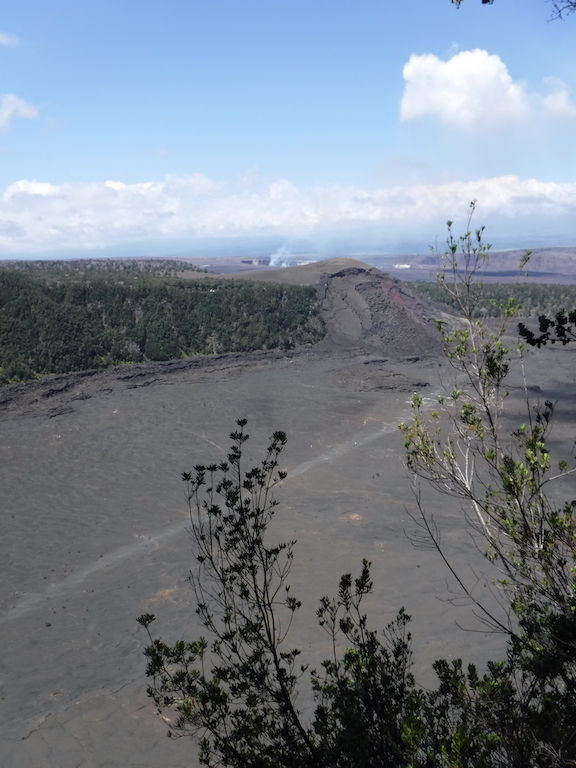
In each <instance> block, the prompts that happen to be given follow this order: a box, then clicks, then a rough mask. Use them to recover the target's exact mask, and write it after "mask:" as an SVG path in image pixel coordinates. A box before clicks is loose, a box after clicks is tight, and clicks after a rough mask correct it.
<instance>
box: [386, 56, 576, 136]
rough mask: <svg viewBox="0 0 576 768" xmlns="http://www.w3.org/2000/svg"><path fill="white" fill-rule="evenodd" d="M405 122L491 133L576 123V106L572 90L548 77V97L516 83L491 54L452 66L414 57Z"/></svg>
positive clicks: (453, 61)
mask: <svg viewBox="0 0 576 768" xmlns="http://www.w3.org/2000/svg"><path fill="white" fill-rule="evenodd" d="M403 76H404V80H405V81H406V86H405V88H404V93H403V95H402V100H401V103H400V117H401V119H402V120H403V121H409V120H419V119H421V118H423V117H427V116H431V117H436V118H438V119H439V120H440V121H441V122H443V123H445V124H446V125H450V126H455V127H459V128H472V129H473V128H478V129H483V130H484V129H486V128H489V127H494V128H498V127H503V126H509V125H510V124H526V123H527V122H528V121H530V120H535V119H539V118H540V119H541V118H545V119H551V120H555V121H557V120H567V119H568V120H573V119H575V118H576V106H575V105H574V103H573V102H572V100H571V97H570V93H569V91H568V88H567V86H566V85H565V84H564V83H563V82H562V81H561V80H559V79H558V78H547V79H546V80H545V81H544V85H545V87H546V88H547V89H548V90H549V91H551V93H549V94H548V95H542V94H539V93H531V92H529V91H528V90H527V88H526V85H525V84H524V83H521V82H514V81H513V79H512V77H511V75H510V73H509V72H508V69H507V67H506V65H505V64H504V62H503V61H502V59H501V58H500V57H499V56H496V55H494V54H489V53H488V52H487V51H483V50H480V49H476V50H474V51H461V52H460V53H457V54H456V55H455V56H452V58H450V59H448V61H442V60H441V59H439V58H438V57H437V56H435V55H433V54H430V53H427V54H424V55H422V56H417V55H412V56H411V57H410V59H409V61H408V62H407V63H406V64H405V66H404V69H403Z"/></svg>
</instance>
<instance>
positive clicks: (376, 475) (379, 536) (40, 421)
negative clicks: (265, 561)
mask: <svg viewBox="0 0 576 768" xmlns="http://www.w3.org/2000/svg"><path fill="white" fill-rule="evenodd" d="M338 261H340V260H338ZM295 269H305V268H295ZM324 269H325V271H324V272H321V273H319V274H320V277H321V279H320V281H319V282H317V283H316V284H318V285H319V289H321V290H324V292H325V297H326V296H327V297H328V298H327V299H326V298H325V300H324V312H325V316H326V318H327V321H328V323H329V334H328V337H327V339H326V340H325V341H324V342H322V344H321V345H318V346H317V347H313V348H309V349H303V350H296V351H295V352H291V353H280V352H267V353H256V354H252V355H220V356H213V357H205V358H198V359H193V360H188V361H177V362H173V363H156V364H151V365H140V366H122V367H120V368H117V369H112V370H107V371H101V372H88V373H85V374H70V375H69V376H59V377H49V378H46V379H43V380H40V381H38V382H33V383H31V384H28V385H25V386H24V385H19V386H13V387H8V388H4V389H3V390H2V391H0V459H1V463H0V472H1V477H2V489H3V495H2V498H3V505H2V512H1V514H2V521H3V536H2V549H3V551H2V563H3V567H2V577H1V581H0V601H1V602H0V610H1V614H0V632H1V636H2V648H3V664H2V667H1V668H0V683H1V687H2V690H1V692H0V696H1V703H2V720H1V726H0V729H1V730H0V764H1V765H2V766H5V767H6V768H24V767H26V768H29V767H30V766H35V767H38V768H44V767H46V768H48V767H50V768H52V767H54V768H56V767H57V768H76V767H82V768H84V767H86V768H92V767H94V768H95V767H96V766H98V767H99V766H106V767H107V766H110V767H116V766H118V768H120V766H122V767H123V768H126V767H130V766H134V768H136V767H138V768H152V767H157V766H161V765H162V766H164V765H169V766H174V767H175V768H178V767H179V766H182V767H183V766H196V765H198V762H197V759H196V757H195V750H194V746H193V744H192V743H191V742H190V741H188V740H187V739H180V740H176V741H172V740H169V739H167V738H166V735H165V734H166V726H165V725H164V724H163V723H162V721H161V720H160V719H159V718H158V717H157V716H156V715H155V714H154V708H153V706H152V705H151V704H150V703H149V701H148V699H147V696H146V693H145V687H146V678H145V674H144V669H145V660H144V658H143V655H142V651H143V647H144V645H145V643H146V637H145V634H144V631H143V630H142V629H141V628H139V627H138V625H137V623H136V621H135V619H136V617H137V616H139V615H140V614H141V613H144V612H152V613H155V614H156V615H157V617H158V620H157V622H156V623H155V624H154V625H153V628H154V629H155V633H156V635H160V636H162V637H163V638H164V639H165V640H167V641H173V640H175V639H178V638H180V637H183V636H184V637H188V638H194V637H197V636H199V635H200V634H201V629H200V627H199V626H198V622H197V620H196V617H195V614H194V603H193V598H192V594H191V590H190V587H189V585H188V582H187V575H188V572H189V570H190V568H193V567H194V561H193V559H192V557H191V550H190V543H189V540H188V537H187V535H186V524H187V508H186V505H185V503H184V498H183V492H184V486H183V483H182V482H181V480H180V475H181V472H182V471H185V470H188V469H191V468H192V467H193V465H194V464H196V463H199V462H208V461H213V460H217V459H219V458H221V457H222V455H223V454H224V453H225V452H226V450H227V448H228V434H229V432H230V431H231V430H232V429H233V428H234V424H235V420H236V419H237V418H241V417H247V418H248V419H249V431H250V433H251V435H252V438H251V440H250V442H249V443H248V453H249V455H250V456H251V457H252V458H253V459H254V461H257V460H258V458H259V457H260V456H261V453H262V450H263V449H264V448H265V446H266V444H267V442H266V441H267V438H268V436H269V435H270V433H271V432H272V431H274V430H276V429H284V430H285V431H287V433H288V436H289V443H288V446H287V448H286V451H285V453H284V455H283V465H284V467H285V468H286V470H287V471H288V473H289V474H288V478H287V479H286V480H285V481H284V482H283V483H282V484H281V486H280V487H279V488H278V489H277V494H276V496H277V498H278V499H279V501H280V502H281V504H280V506H279V508H278V511H277V515H276V518H275V521H274V524H273V526H272V529H271V532H270V533H271V536H275V537H279V538H281V539H294V538H295V539H297V540H298V543H297V545H296V547H295V559H294V567H293V571H292V576H291V583H292V593H293V594H294V595H295V596H297V597H299V598H300V599H302V600H303V603H304V606H303V608H302V610H301V611H300V614H299V616H298V618H297V621H296V623H295V626H294V629H293V634H292V639H291V643H293V644H295V645H298V646H299V647H301V648H302V650H303V655H302V660H303V662H305V661H310V662H311V663H312V665H314V664H318V663H319V661H320V660H321V659H322V658H323V656H324V655H325V654H326V653H328V647H327V644H326V643H327V639H328V638H327V636H326V635H324V634H323V632H322V630H321V629H319V628H318V626H317V623H316V617H315V611H316V608H317V605H318V599H319V598H320V597H321V596H322V595H324V594H334V592H335V590H336V586H337V581H338V577H339V576H340V574H342V573H343V572H345V571H352V572H357V571H358V569H359V568H360V564H361V560H362V558H363V557H367V558H368V559H370V560H371V561H372V563H373V576H374V583H375V589H374V595H373V596H372V597H371V598H370V600H369V601H368V602H367V606H368V609H369V613H370V616H371V620H372V624H373V625H374V626H376V627H378V626H382V627H383V626H385V624H386V623H387V622H388V621H390V620H391V619H392V618H393V617H394V616H395V614H396V612H397V610H398V609H399V608H400V607H401V606H405V607H406V609H407V611H408V612H409V613H410V614H411V615H412V616H413V625H412V632H413V636H414V661H415V667H414V671H415V674H416V676H417V679H419V680H421V681H423V682H426V681H429V680H431V674H430V664H431V662H432V661H433V660H434V659H435V658H439V657H445V658H455V657H458V656H463V657H464V659H465V660H475V661H479V662H483V661H485V660H487V659H488V658H492V657H497V656H498V655H499V654H500V653H501V651H502V647H503V640H502V638H501V637H498V636H488V635H485V634H478V633H477V632H466V631H463V630H462V629H461V628H460V627H459V626H458V625H460V626H464V627H467V628H475V629H478V628H479V625H478V622H477V621H476V620H475V619H474V617H473V615H472V613H471V609H470V607H465V606H464V607H463V606H461V605H455V604H453V603H452V602H450V601H448V600H447V598H449V597H450V593H449V591H448V590H449V588H450V587H451V586H453V585H452V583H451V582H450V581H448V582H447V573H446V570H445V568H444V566H443V564H442V562H441V560H440V558H439V557H438V556H437V555H436V554H434V553H433V552H429V551H425V550H421V549H415V548H414V547H413V546H412V544H411V542H410V541H409V539H408V537H407V536H406V534H405V532H406V531H408V532H409V531H411V530H413V528H414V523H413V522H412V520H411V519H410V517H409V514H408V513H409V512H410V511H414V502H413V498H412V495H411V491H410V487H409V482H408V480H407V478H406V476H405V473H404V471H403V469H402V464H401V448H402V441H401V435H400V434H399V432H398V430H397V424H398V422H400V421H402V420H403V419H408V418H409V415H410V407H409V402H408V401H409V398H410V394H411V393H412V392H413V391H419V392H421V393H422V394H423V395H424V396H425V397H426V398H430V397H432V396H433V395H434V393H435V392H438V391H440V389H439V378H440V377H442V378H445V379H447V378H448V375H449V372H448V370H447V369H446V368H445V367H440V366H439V363H438V358H437V356H436V355H437V349H438V347H437V344H438V342H437V340H436V339H435V337H434V336H433V331H432V326H431V324H430V323H429V321H428V319H427V317H428V315H429V314H430V313H431V314H432V315H433V314H434V310H433V309H431V308H430V307H429V306H427V305H424V304H421V305H417V304H414V297H411V294H410V292H409V291H407V289H405V288H404V286H402V285H398V284H397V283H396V282H395V281H393V280H392V281H391V282H387V281H390V278H388V277H387V276H383V275H382V274H381V273H378V271H377V270H373V271H372V272H370V273H366V270H365V267H364V265H362V266H361V267H358V265H357V263H356V264H353V265H350V264H349V263H348V264H346V265H344V266H342V265H341V264H337V265H330V264H328V266H327V267H325V268H324ZM368 269H369V270H372V268H368ZM345 270H352V271H351V272H349V273H348V275H346V274H341V273H342V272H344V271H345ZM354 270H357V271H356V272H355V271H354ZM362 270H364V271H362ZM282 273H283V274H284V277H283V279H287V276H286V273H289V274H292V275H293V274H294V273H293V272H292V271H291V270H282ZM268 274H269V273H268ZM347 278H348V279H347ZM290 279H293V278H290ZM294 279H295V278H294ZM298 279H301V278H298ZM322 280H324V283H322ZM386 284H388V285H389V286H390V291H389V292H388V293H386V291H385V290H384V286H385V285H386ZM322 286H323V287H322ZM343 295H345V296H347V297H348V298H347V299H346V301H344V300H343V299H342V296H343ZM394 296H396V297H398V296H399V297H400V300H397V299H396V298H394ZM358 297H359V298H358ZM340 300H341V305H339V303H338V302H339V301H340ZM415 306H417V307H418V308H416V309H415ZM350 307H352V309H350ZM398 307H400V308H401V307H405V308H406V311H405V313H404V314H403V313H402V312H401V311H400V310H399V309H398ZM331 312H332V316H331V315H330V313H331ZM387 312H388V313H389V314H388V315H387V314H386V313H387ZM345 316H348V318H349V321H348V322H344V321H343V320H342V318H343V317H345ZM387 316H388V317H396V320H395V321H394V322H392V321H388V322H387V321H386V317H387ZM418 318H419V322H418ZM338 323H340V324H338ZM394 323H396V325H397V330H398V333H400V334H402V333H403V331H402V330H401V329H402V328H409V329H410V334H411V338H410V340H408V339H406V338H404V337H402V338H401V343H399V344H397V345H395V344H394V340H393V333H392V331H393V330H394V328H393V326H394ZM378 325H379V326H380V330H378V327H377V326H378ZM378 339H380V342H378ZM408 344H410V345H411V346H408ZM405 345H406V346H405ZM435 345H436V346H435ZM405 349H409V350H410V352H409V355H410V359H406V353H405ZM430 352H432V353H433V354H429V353H430ZM402 353H404V354H402ZM574 359H575V358H574V350H572V349H554V348H551V349H544V350H541V351H540V352H538V353H536V354H534V355H533V356H532V358H531V361H530V362H529V370H528V381H529V382H530V383H531V384H533V385H537V386H539V387H540V388H541V391H540V392H539V393H537V395H538V396H539V397H540V398H541V399H543V398H544V397H551V398H552V399H554V400H556V399H559V400H560V401H561V402H560V405H559V420H558V421H559V425H560V426H559V430H558V432H557V433H556V434H557V441H556V442H557V444H558V445H560V444H561V443H562V444H565V443H566V441H567V440H568V439H569V438H571V437H572V436H573V434H574V416H575V409H574V406H575V400H574V378H575V373H574V366H573V363H572V361H573V360H574ZM516 381H517V383H519V381H520V380H519V378H518V376H517V379H516ZM514 393H515V394H513V395H512V397H511V409H512V410H514V408H516V407H518V408H519V407H520V404H521V392H520V390H517V391H516V390H514ZM570 490H571V491H572V495H574V493H573V488H572V489H567V493H568V492H570ZM426 499H427V500H428V499H430V505H431V507H432V509H433V510H434V511H435V513H436V516H437V520H438V523H439V525H440V526H441V527H442V529H443V531H444V538H443V541H444V543H445V546H446V549H447V552H448V554H449V556H450V558H451V560H452V562H454V564H455V565H456V566H458V567H460V568H461V569H462V571H463V573H464V574H465V575H466V577H467V578H468V579H469V580H470V583H474V581H475V579H476V576H475V575H474V572H475V573H476V574H481V573H482V572H483V571H484V570H485V564H484V562H483V560H482V558H481V557H480V556H479V554H478V553H477V552H476V551H475V549H474V545H473V543H472V542H471V541H470V539H469V538H468V536H467V535H466V534H465V533H464V532H463V530H462V526H461V524H460V514H459V511H458V509H457V508H455V507H454V505H453V504H452V503H451V502H449V501H448V500H446V499H444V498H432V497H431V496H428V495H426ZM472 569H474V572H473V571H472ZM482 589H483V588H482V585H479V586H478V594H479V595H480V594H482ZM484 591H486V590H485V589H484ZM306 704H307V702H306V698H305V697H304V698H303V701H302V705H303V706H304V707H306Z"/></svg>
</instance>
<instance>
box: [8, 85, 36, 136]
mask: <svg viewBox="0 0 576 768" xmlns="http://www.w3.org/2000/svg"><path fill="white" fill-rule="evenodd" d="M37 115H38V108H37V107H35V106H34V104H30V103H29V102H27V101H24V99H21V98H20V97H19V96H16V95H15V94H14V93H5V94H3V96H2V100H1V101H0V129H2V128H7V127H8V125H9V124H10V121H11V120H12V119H13V118H14V117H28V118H34V117H36V116H37Z"/></svg>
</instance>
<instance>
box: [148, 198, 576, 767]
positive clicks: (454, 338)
mask: <svg viewBox="0 0 576 768" xmlns="http://www.w3.org/2000/svg"><path fill="white" fill-rule="evenodd" d="M472 210H473V208H472ZM487 258H488V248H487V247H486V246H485V245H484V244H483V242H482V231H481V230H478V231H477V232H476V233H475V234H471V233H470V232H467V233H466V234H465V235H464V236H463V237H462V238H459V239H458V240H456V239H454V238H453V237H452V234H451V232H450V233H449V239H448V251H447V254H446V265H447V271H448V273H450V272H451V273H452V276H453V278H454V281H453V282H452V283H447V282H446V281H445V280H444V279H443V277H442V276H441V278H440V282H441V284H443V285H444V288H445V290H446V291H447V292H448V293H449V294H450V295H451V296H452V298H453V299H454V300H455V301H456V302H457V303H458V305H459V313H458V314H459V317H460V318H463V320H462V319H460V320H455V322H454V326H453V327H452V328H447V327H445V326H443V325H440V326H439V327H440V332H441V333H442V336H443V338H444V343H445V348H446V355H447V360H448V362H449V363H450V365H451V366H452V367H453V369H454V372H455V380H454V382H452V383H451V384H448V386H447V390H446V394H445V395H444V397H440V398H439V399H438V403H437V405H436V408H437V410H428V409H427V408H426V407H425V404H424V402H423V401H422V399H421V398H420V397H419V396H417V395H415V396H414V399H413V408H414V417H413V419H412V421H411V423H409V424H402V425H400V428H401V430H402V433H403V436H404V441H405V450H406V463H407V467H408V469H409V470H410V471H411V472H412V473H413V476H414V480H415V483H416V484H417V483H418V482H421V481H423V483H424V488H425V487H426V485H431V486H432V487H433V488H435V489H437V490H440V491H441V492H444V493H446V494H447V495H448V496H450V497H453V498H456V500H457V502H458V503H459V504H461V507H462V511H463V521H464V525H465V526H467V527H468V528H469V530H470V532H471V534H472V536H473V538H474V540H475V541H476V542H480V543H481V544H480V545H481V546H482V543H483V544H484V545H485V554H486V558H487V559H488V560H489V561H490V562H491V563H492V564H493V565H494V567H495V568H497V569H499V571H500V575H499V576H498V577H497V578H496V580H495V582H494V583H493V584H492V587H493V589H495V590H497V591H498V594H499V600H500V605H501V607H503V608H504V609H505V610H504V614H503V616H502V614H500V613H498V614H495V613H494V612H493V610H492V608H491V606H490V604H484V603H482V602H478V601H477V600H476V598H475V592H474V591H473V587H468V586H467V584H466V580H465V578H464V577H462V576H461V575H460V574H458V573H457V572H456V571H455V570H454V568H453V567H452V566H451V564H450V562H449V560H448V558H447V556H446V554H445V552H444V550H443V548H442V543H441V535H440V533H441V532H440V531H438V529H437V527H436V525H435V523H434V519H433V518H432V517H431V516H430V515H429V514H428V512H427V510H426V507H425V503H424V501H423V499H424V496H423V491H422V489H421V488H420V487H419V486H418V485H416V486H415V491H416V495H415V499H416V507H415V509H416V510H417V512H416V516H415V520H416V521H417V522H418V523H419V525H420V532H421V533H422V535H423V537H424V542H425V543H426V544H427V545H428V546H431V547H433V548H434V549H436V550H437V552H438V553H439V554H440V555H441V557H442V558H443V559H444V562H445V563H446V565H447V567H448V569H449V570H450V572H451V573H452V575H453V577H455V578H456V580H457V581H458V584H459V585H460V587H461V589H462V592H463V594H464V595H465V596H467V597H468V599H469V600H471V601H472V602H474V603H475V605H476V608H477V610H478V612H479V614H480V615H481V616H482V617H483V618H484V620H485V621H486V623H487V624H488V629H489V630H490V631H493V630H495V629H497V630H499V631H501V632H503V633H505V635H506V636H507V638H508V646H507V654H506V657H505V658H504V659H502V660H499V661H497V662H492V663H489V664H488V665H487V669H486V671H485V672H479V671H478V670H477V668H476V667H475V665H474V664H470V665H468V666H467V667H466V666H465V665H464V664H463V663H462V661H460V660H456V661H453V662H450V663H449V662H447V661H437V662H436V663H435V664H434V665H433V666H434V670H435V672H436V674H437V676H438V686H437V688H435V689H434V688H432V689H430V688H427V689H423V688H421V687H420V686H418V684H417V682H416V681H415V680H414V677H413V676H412V674H411V672H410V659H411V652H410V635H409V633H408V631H407V625H408V622H409V617H408V616H406V614H405V613H404V611H400V613H399V614H398V616H397V617H396V620H395V621H393V622H392V623H391V624H390V625H389V626H388V628H387V629H386V630H385V631H384V633H382V632H378V631H377V630H374V629H372V628H371V627H370V626H369V622H368V617H367V615H366V614H365V613H364V612H363V610H362V600H363V598H364V597H365V595H366V594H367V593H369V592H370V591H372V589H373V584H372V581H371V577H370V564H369V563H368V562H367V561H364V562H363V565H362V568H361V571H360V575H359V576H358V577H357V578H355V579H354V578H352V576H351V575H350V574H344V576H342V578H341V580H340V583H339V586H338V591H337V596H336V597H335V598H330V597H323V598H321V600H320V605H319V608H318V610H317V617H318V622H319V625H320V628H321V631H320V635H319V642H322V639H321V638H322V636H323V632H327V633H328V639H329V646H330V647H331V648H332V652H331V654H330V658H328V659H326V660H325V661H324V662H323V663H322V665H321V669H320V670H309V669H308V666H307V664H306V660H305V659H302V653H301V651H300V649H298V648H295V647H293V646H292V645H291V644H290V643H289V641H288V635H289V631H290V626H291V624H292V620H293V617H294V615H295V614H296V613H297V612H298V610H299V609H300V607H301V602H300V600H299V599H298V598H297V596H295V595H293V594H292V592H291V590H290V584H289V575H290V568H291V564H292V560H293V554H294V546H295V544H296V542H294V541H290V542H280V543H278V542H274V541H270V540H269V539H270V536H269V532H268V527H269V524H270V522H271V520H272V517H273V515H274V512H275V509H276V505H277V502H276V501H275V500H274V499H273V498H272V495H271V493H272V490H273V488H274V486H275V485H276V484H277V483H278V482H280V481H281V480H283V479H284V477H285V476H286V475H285V473H283V472H280V471H278V466H279V455H280V453H281V451H282V449H283V447H284V445H285V443H286V435H285V434H284V433H283V432H276V433H275V434H274V435H273V436H272V439H271V442H270V447H269V449H268V452H267V454H266V456H265V457H264V459H263V460H262V462H261V463H260V464H259V465H257V466H256V467H254V468H253V469H250V470H248V471H246V470H245V469H244V465H243V450H244V446H245V443H246V441H247V440H248V435H247V434H246V432H245V426H246V421H245V420H240V421H238V430H237V431H235V432H233V433H232V434H231V440H232V447H231V450H230V453H229V454H228V458H227V461H222V462H221V463H219V464H214V465H211V466H203V465H197V466H196V467H194V470H193V471H191V472H186V473H184V475H183V480H184V481H185V482H186V485H187V498H188V503H189V508H190V532H191V538H192V543H193V548H194V555H195V557H196V563H197V564H196V568H195V569H194V571H193V572H192V573H191V576H190V580H191V583H192V586H193V588H194V591H195V596H196V604H197V608H196V612H197V614H198V616H199V618H200V620H201V621H202V623H203V625H204V627H205V629H206V632H207V634H208V639H205V638H198V639H196V640H193V641H187V640H178V641H177V642H176V643H175V644H174V645H169V644H167V643H165V642H164V641H162V640H160V639H154V638H153V637H152V635H151V633H150V625H151V624H152V622H153V621H154V618H155V617H154V616H153V615H151V614H146V615H144V616H141V617H140V618H139V620H138V621H139V623H140V624H141V625H142V626H143V627H144V628H145V629H146V631H147V632H148V634H149V640H150V644H149V645H148V647H147V649H146V651H145V653H146V656H147V660H148V668H147V674H148V676H149V678H150V685H149V687H148V694H149V695H150V696H151V697H152V699H153V700H154V702H155V703H156V706H157V708H158V712H159V713H160V714H161V715H162V716H163V717H164V719H165V720H166V722H167V723H168V725H169V729H170V730H169V735H173V736H179V735H191V736H194V737H195V738H197V739H198V741H199V745H200V759H201V762H202V763H203V764H205V765H208V766H214V768H216V766H229V767H231V768H308V767H310V768H312V767H314V768H316V767H317V768H390V767H396V766H397V767H398V768H543V767H546V768H560V767H561V766H562V767H563V768H567V767H568V766H573V765H575V764H576V526H575V519H576V501H568V502H566V503H564V504H560V505H557V504H556V503H555V502H554V501H553V499H552V497H551V495H550V490H549V488H550V483H551V482H552V481H554V480H555V479H557V478H559V477H566V476H567V475H569V474H570V473H573V472H574V471H575V469H574V468H573V467H571V466H569V464H568V462H566V461H560V462H559V464H558V465H557V467H558V468H557V469H556V468H554V466H553V462H552V458H551V455H550V451H549V448H548V439H549V435H550V429H551V425H552V420H553V411H554V408H553V405H552V404H551V403H549V402H546V403H544V404H537V405H535V406H534V405H531V404H530V403H528V401H527V411H526V415H525V422H524V423H521V424H519V425H518V426H517V427H516V428H515V429H514V430H513V431H512V432H511V433H508V432H506V430H504V429H503V427H502V426H501V418H500V417H501V414H502V411H503V408H504V404H505V402H506V395H507V391H506V386H505V382H506V377H507V375H508V373H509V370H510V366H511V365H512V364H513V362H514V358H515V356H516V355H521V354H522V353H523V350H522V347H521V345H520V346H519V347H518V348H517V349H516V350H512V349H508V348H507V347H506V346H505V345H504V337H505V333H506V331H507V323H508V321H509V320H510V319H511V318H513V317H514V315H515V312H516V305H515V303H514V301H513V300H509V301H506V303H505V306H503V307H502V314H503V319H502V322H501V323H500V325H499V327H498V328H497V329H495V330H494V329H493V330H488V329H487V328H486V327H485V324H484V321H483V320H482V319H476V318H475V316H474V307H475V293H474V291H475V288H474V286H475V283H476V279H477V276H478V274H481V270H482V267H483V266H484V265H485V263H486V260H487ZM471 546H473V544H471ZM325 640H326V636H325V635H324V642H325ZM298 694H300V695H301V696H302V694H303V695H304V696H305V697H306V696H307V697H308V698H310V697H313V699H314V704H315V708H314V710H313V711H312V712H311V713H310V714H309V715H308V716H306V715H305V714H303V712H302V710H301V709H299V706H298Z"/></svg>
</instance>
